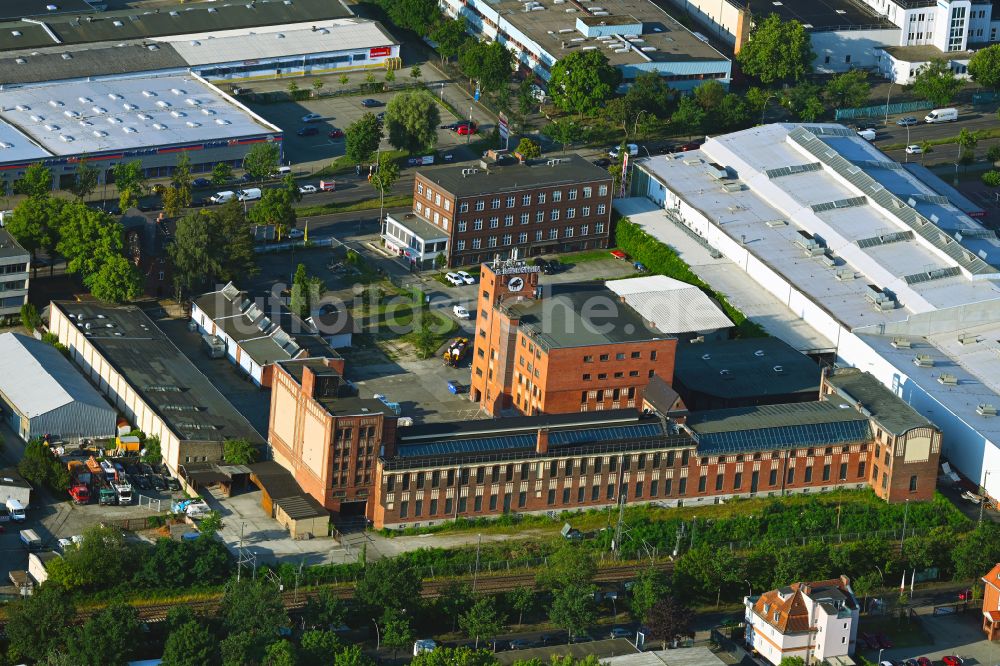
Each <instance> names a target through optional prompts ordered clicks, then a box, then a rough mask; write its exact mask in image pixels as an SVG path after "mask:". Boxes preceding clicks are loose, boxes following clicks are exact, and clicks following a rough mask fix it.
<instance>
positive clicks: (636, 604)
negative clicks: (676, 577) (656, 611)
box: [629, 567, 670, 623]
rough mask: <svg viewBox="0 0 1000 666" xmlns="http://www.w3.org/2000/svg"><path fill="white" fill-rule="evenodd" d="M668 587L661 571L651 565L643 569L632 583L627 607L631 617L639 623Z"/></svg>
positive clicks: (665, 593) (665, 592) (664, 594)
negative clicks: (628, 606) (630, 597)
mask: <svg viewBox="0 0 1000 666" xmlns="http://www.w3.org/2000/svg"><path fill="white" fill-rule="evenodd" d="M669 589H670V588H669V585H668V582H667V579H666V577H665V576H664V575H663V572H661V571H659V570H657V569H654V568H652V567H649V568H647V569H643V570H642V571H641V572H640V573H639V575H638V576H637V577H636V579H635V583H634V584H633V585H632V590H631V593H632V600H631V601H630V608H629V610H630V611H631V613H632V618H633V619H634V620H635V621H636V622H640V623H641V622H642V621H643V620H644V619H645V618H646V613H648V612H649V609H650V608H652V607H653V604H655V603H656V602H657V601H659V600H660V599H661V598H663V597H665V596H666V595H667V592H668V590H669Z"/></svg>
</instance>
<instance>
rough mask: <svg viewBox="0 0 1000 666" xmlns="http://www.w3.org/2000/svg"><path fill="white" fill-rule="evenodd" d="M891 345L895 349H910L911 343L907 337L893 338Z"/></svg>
mask: <svg viewBox="0 0 1000 666" xmlns="http://www.w3.org/2000/svg"><path fill="white" fill-rule="evenodd" d="M892 346H893V348H895V349H910V348H911V347H912V346H913V343H912V342H910V339H909V338H893V339H892Z"/></svg>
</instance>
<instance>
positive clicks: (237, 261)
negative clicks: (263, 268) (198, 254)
mask: <svg viewBox="0 0 1000 666" xmlns="http://www.w3.org/2000/svg"><path fill="white" fill-rule="evenodd" d="M258 203H259V202H258ZM254 208H256V206H254ZM212 213H213V215H212V217H213V219H214V224H215V226H213V228H212V246H213V248H214V250H213V251H215V252H217V253H218V256H219V257H220V258H221V264H220V266H221V277H222V278H223V279H225V280H239V279H241V278H243V277H245V276H247V275H253V274H255V273H256V272H257V270H258V269H257V255H256V254H255V253H254V250H253V236H252V235H251V233H250V223H249V221H248V220H247V219H246V216H245V215H244V214H243V206H242V205H241V204H240V202H239V201H236V200H235V199H234V200H232V201H230V202H229V203H227V204H225V205H223V206H222V207H221V208H217V209H215V210H214V211H212Z"/></svg>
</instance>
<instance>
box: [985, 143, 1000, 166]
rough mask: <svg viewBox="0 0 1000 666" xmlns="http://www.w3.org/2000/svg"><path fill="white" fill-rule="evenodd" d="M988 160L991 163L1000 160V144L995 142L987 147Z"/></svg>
mask: <svg viewBox="0 0 1000 666" xmlns="http://www.w3.org/2000/svg"><path fill="white" fill-rule="evenodd" d="M986 160H987V161H988V162H989V163H990V164H996V163H997V162H1000V144H997V143H995V144H993V145H992V146H990V147H989V148H987V149H986Z"/></svg>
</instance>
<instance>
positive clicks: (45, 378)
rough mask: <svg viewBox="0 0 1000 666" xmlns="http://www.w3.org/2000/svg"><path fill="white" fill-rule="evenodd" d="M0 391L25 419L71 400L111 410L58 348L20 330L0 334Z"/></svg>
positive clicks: (61, 405)
mask: <svg viewBox="0 0 1000 666" xmlns="http://www.w3.org/2000/svg"><path fill="white" fill-rule="evenodd" d="M0 392H2V393H3V394H4V395H5V396H6V397H7V399H8V400H9V401H10V402H11V403H12V404H14V405H15V406H17V408H18V409H19V410H20V411H21V412H22V413H23V414H24V415H25V416H27V417H28V418H34V417H36V416H41V415H42V414H47V413H48V412H51V411H53V410H55V409H58V408H60V407H63V406H65V405H68V404H70V403H73V402H79V403H84V404H87V405H90V406H91V407H95V408H98V409H106V410H108V411H111V407H110V406H109V405H108V403H107V402H105V400H104V398H102V397H101V394H100V393H98V392H97V389H95V388H94V387H93V386H91V385H90V384H88V383H87V380H86V379H84V378H83V376H82V375H81V374H80V373H79V372H77V370H76V368H74V367H73V365H72V364H71V363H70V362H69V361H68V360H66V357H64V356H63V355H62V354H61V353H60V352H59V350H57V349H56V348H55V347H53V346H52V345H49V344H46V343H44V342H41V341H39V340H35V339H34V338H29V337H28V336H26V335H21V334H20V333H4V334H3V335H0Z"/></svg>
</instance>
